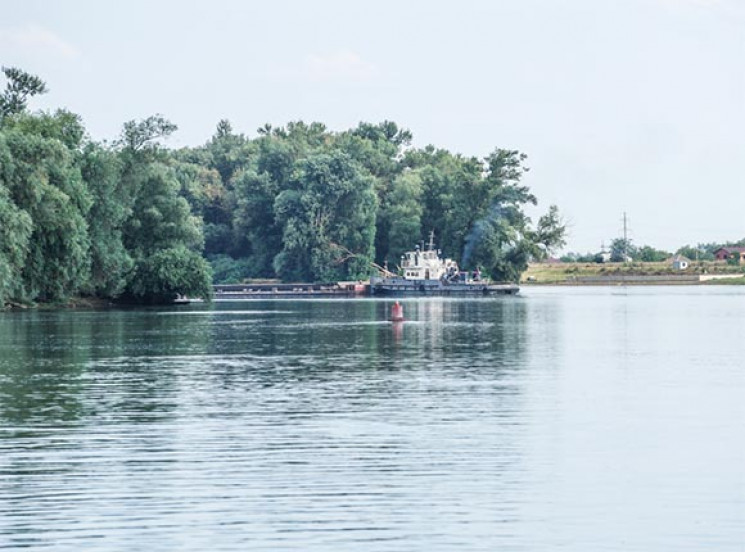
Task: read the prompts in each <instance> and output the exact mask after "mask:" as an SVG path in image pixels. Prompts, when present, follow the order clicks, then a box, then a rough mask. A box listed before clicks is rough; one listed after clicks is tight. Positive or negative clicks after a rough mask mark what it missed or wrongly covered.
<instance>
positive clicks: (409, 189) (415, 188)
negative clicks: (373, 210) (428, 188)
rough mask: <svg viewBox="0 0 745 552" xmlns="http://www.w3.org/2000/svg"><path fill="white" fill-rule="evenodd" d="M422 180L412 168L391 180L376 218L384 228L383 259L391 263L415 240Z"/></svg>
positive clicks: (420, 206) (420, 217)
mask: <svg viewBox="0 0 745 552" xmlns="http://www.w3.org/2000/svg"><path fill="white" fill-rule="evenodd" d="M421 198H422V179H421V177H420V176H419V174H418V173H417V172H416V171H407V172H404V173H402V174H401V175H399V176H398V177H397V178H396V179H395V180H394V182H393V185H392V189H391V191H390V193H389V194H388V198H387V199H388V201H387V202H386V203H387V204H386V206H385V207H384V208H381V211H380V215H379V218H383V219H384V220H385V225H384V226H385V227H387V228H388V240H387V245H388V252H387V254H386V256H385V259H386V260H387V261H388V262H389V263H391V265H392V266H395V264H396V263H397V262H398V261H399V258H400V257H401V255H402V254H403V253H404V252H405V251H408V250H410V249H411V248H412V247H413V245H414V244H415V243H416V242H418V241H419V238H420V234H421V226H422V213H423V207H422V201H421Z"/></svg>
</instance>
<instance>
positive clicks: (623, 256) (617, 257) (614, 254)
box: [610, 238, 638, 263]
mask: <svg viewBox="0 0 745 552" xmlns="http://www.w3.org/2000/svg"><path fill="white" fill-rule="evenodd" d="M637 256H638V251H637V249H636V247H634V245H632V243H631V240H627V239H626V240H625V239H623V238H616V239H615V240H613V241H612V242H611V245H610V260H611V262H614V263H623V262H627V261H628V260H633V259H635V258H636V257H637Z"/></svg>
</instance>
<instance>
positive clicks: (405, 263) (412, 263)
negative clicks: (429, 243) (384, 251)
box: [401, 246, 458, 280]
mask: <svg viewBox="0 0 745 552" xmlns="http://www.w3.org/2000/svg"><path fill="white" fill-rule="evenodd" d="M401 270H402V272H403V277H404V278H406V279H407V280H444V279H446V278H449V277H450V276H452V275H453V274H457V273H458V264H457V263H456V262H455V261H453V260H452V259H441V258H440V252H439V251H436V250H435V249H431V248H430V249H428V250H427V251H422V250H421V249H420V248H419V246H417V247H416V250H414V251H407V252H406V253H404V254H403V255H401Z"/></svg>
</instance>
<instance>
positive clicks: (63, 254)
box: [0, 130, 91, 301]
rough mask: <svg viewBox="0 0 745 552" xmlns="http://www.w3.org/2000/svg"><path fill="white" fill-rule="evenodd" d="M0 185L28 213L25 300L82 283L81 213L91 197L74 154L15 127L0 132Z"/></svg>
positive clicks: (85, 254) (86, 264)
mask: <svg viewBox="0 0 745 552" xmlns="http://www.w3.org/2000/svg"><path fill="white" fill-rule="evenodd" d="M0 150H4V152H3V153H2V154H0V155H1V156H2V158H3V167H2V173H1V174H0V185H1V186H3V187H5V188H6V189H7V190H8V192H9V195H10V199H11V201H12V202H13V203H14V205H15V206H16V207H17V208H18V209H20V210H22V211H25V213H27V214H28V216H29V217H30V218H31V221H32V224H33V226H32V228H33V231H32V233H31V235H30V237H29V241H28V252H27V255H26V258H25V262H24V266H23V271H22V280H23V289H24V299H25V300H30V301H34V300H41V301H59V300H63V299H65V298H66V297H68V296H69V295H70V294H72V293H74V292H76V291H77V290H78V289H80V288H81V287H83V286H85V285H86V283H87V281H88V275H89V268H90V256H89V237H88V229H87V224H86V221H85V215H86V214H87V212H88V210H89V209H90V206H91V197H90V195H89V194H88V191H87V189H86V188H85V185H84V183H83V181H82V178H81V176H80V171H79V169H78V167H77V166H76V163H75V156H74V154H73V153H72V152H71V151H70V150H68V148H67V147H65V145H64V144H63V143H62V142H60V141H59V140H57V139H53V138H44V137H43V136H39V135H35V134H25V133H22V132H20V131H18V130H8V131H3V132H2V133H1V134H0Z"/></svg>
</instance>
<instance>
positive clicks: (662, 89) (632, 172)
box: [0, 0, 745, 252]
mask: <svg viewBox="0 0 745 552" xmlns="http://www.w3.org/2000/svg"><path fill="white" fill-rule="evenodd" d="M2 12H3V15H2V18H0V64H2V65H5V66H19V67H21V68H23V69H25V70H27V71H29V72H32V73H35V74H37V75H39V76H41V77H42V78H43V79H44V80H45V81H46V82H47V84H48V86H49V89H50V92H49V93H48V94H47V95H46V96H44V97H42V98H40V99H35V100H33V101H32V104H31V107H32V108H34V109H38V108H44V109H47V108H56V107H66V108H68V109H70V110H71V111H73V112H76V113H79V114H80V115H82V117H83V119H84V122H85V124H86V127H87V128H88V130H89V131H90V133H91V135H92V137H93V138H94V139H97V140H104V139H107V140H110V139H112V138H115V137H116V136H117V134H118V133H119V130H120V128H121V125H122V123H123V122H124V121H127V120H130V119H135V118H143V117H146V116H148V115H151V114H154V113H161V114H163V115H165V116H166V117H168V118H169V119H171V120H172V121H173V122H175V123H177V124H178V125H179V131H178V132H177V133H176V135H175V136H174V137H173V138H172V139H171V140H170V141H169V144H170V145H172V146H182V145H198V144H202V143H204V142H206V141H207V140H208V139H209V137H210V136H211V135H212V134H213V132H214V129H215V125H216V124H217V121H218V120H219V119H221V118H227V119H229V120H230V121H231V122H232V123H233V128H234V129H235V130H236V131H240V132H243V133H246V134H247V135H249V136H255V135H256V129H257V128H258V127H259V126H261V125H263V124H264V123H266V122H269V123H272V124H274V125H282V124H285V123H286V122H288V121H291V120H298V119H302V120H304V121H306V122H309V121H321V122H324V123H326V124H327V125H328V126H329V127H330V128H331V129H333V130H343V129H346V128H349V127H352V126H355V125H356V124H357V123H358V122H359V121H362V120H364V121H370V122H379V121H382V120H385V119H389V120H393V121H395V122H397V123H398V124H399V125H400V126H403V127H406V128H409V129H410V130H411V131H412V132H413V134H414V145H416V146H425V145H427V144H429V143H432V144H435V145H436V146H439V147H444V148H447V149H450V150H451V151H456V152H460V153H463V154H466V155H476V156H480V157H483V156H485V155H486V154H488V153H489V152H490V151H491V150H493V149H494V148H495V147H502V148H514V149H519V150H521V151H524V152H525V153H527V154H528V156H529V166H530V167H531V171H530V173H528V175H527V176H526V183H527V184H528V185H529V186H530V187H531V188H532V190H533V191H534V192H535V193H536V195H537V196H538V198H539V200H540V205H541V210H543V209H545V208H546V207H547V206H548V205H549V204H551V203H556V204H557V205H558V206H559V208H560V209H561V211H562V212H563V214H564V216H565V218H566V219H567V220H568V221H569V222H570V236H569V244H568V246H567V248H566V249H567V250H576V251H582V252H584V251H587V250H596V249H597V248H598V247H599V245H600V242H601V241H602V240H605V241H606V243H607V242H608V241H610V240H611V239H612V238H614V237H617V236H618V235H619V233H620V229H621V216H622V213H623V211H627V212H628V215H629V227H630V229H631V236H632V237H633V238H634V240H635V242H636V243H637V244H638V245H642V244H650V245H654V246H657V247H661V248H668V249H672V248H676V247H677V246H679V245H682V244H685V243H696V242H698V241H724V240H734V239H739V238H742V237H745V215H744V214H743V212H744V211H745V210H744V209H743V207H745V186H743V176H744V175H745V1H743V0H616V1H612V0H550V1H549V0H543V1H538V0H511V1H499V0H494V1H486V0H484V1H464V0H460V1H458V2H452V1H450V2H441V1H426V2H425V1H421V2H414V1H410V2H404V1H402V0H399V1H396V2H393V1H380V0H377V1H375V2H353V1H349V0H347V1H326V0H323V1H321V0H314V1H306V2H301V1H295V2H291V1H276V0H275V1H273V2H266V1H264V2H239V1H232V2H231V1H216V0H212V1H210V2H206V1H201V2H193V1H185V0H180V1H162V2H157V1H155V0H152V1H132V0H130V1H127V2H118V3H114V2H102V1H100V0H96V1H75V0H67V1H65V2H54V1H51V0H48V1H44V2H42V1H35V0H24V1H23V2H21V1H8V0H6V1H5V2H3V10H2ZM537 212H538V211H536V213H537Z"/></svg>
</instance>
